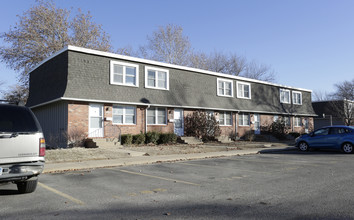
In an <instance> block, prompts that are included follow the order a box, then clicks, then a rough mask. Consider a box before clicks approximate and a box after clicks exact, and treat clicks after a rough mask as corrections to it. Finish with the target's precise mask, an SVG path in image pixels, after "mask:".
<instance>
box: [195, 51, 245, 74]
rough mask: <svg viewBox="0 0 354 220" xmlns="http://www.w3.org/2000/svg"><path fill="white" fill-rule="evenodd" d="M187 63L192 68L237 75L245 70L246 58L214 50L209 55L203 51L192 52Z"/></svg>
mask: <svg viewBox="0 0 354 220" xmlns="http://www.w3.org/2000/svg"><path fill="white" fill-rule="evenodd" d="M189 65H190V66H191V67H194V68H199V69H205V70H209V71H213V72H218V73H226V74H230V75H234V76H238V75H240V73H241V72H243V71H244V70H245V68H246V65H247V61H246V58H244V57H241V56H238V55H236V54H230V55H227V54H225V53H222V52H218V51H214V52H213V53H210V54H209V55H206V54H205V53H192V54H191V55H190V64H189Z"/></svg>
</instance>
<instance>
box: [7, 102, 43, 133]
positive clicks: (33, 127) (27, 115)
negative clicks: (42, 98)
mask: <svg viewBox="0 0 354 220" xmlns="http://www.w3.org/2000/svg"><path fill="white" fill-rule="evenodd" d="M38 130H39V129H38V127H37V124H36V121H35V119H34V118H33V115H32V113H31V112H30V111H29V110H28V109H26V108H24V107H17V106H0V133H1V132H11V133H13V132H36V131H38Z"/></svg>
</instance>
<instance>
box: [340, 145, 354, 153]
mask: <svg viewBox="0 0 354 220" xmlns="http://www.w3.org/2000/svg"><path fill="white" fill-rule="evenodd" d="M342 150H343V152H344V153H347V154H351V153H353V145H352V144H351V143H344V144H343V146H342Z"/></svg>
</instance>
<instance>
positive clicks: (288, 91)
mask: <svg viewBox="0 0 354 220" xmlns="http://www.w3.org/2000/svg"><path fill="white" fill-rule="evenodd" d="M283 92H287V93H288V94H289V95H288V98H289V102H285V101H284V100H282V93H283ZM290 94H291V93H290V90H289V89H280V97H279V98H280V103H285V104H291V97H290ZM284 97H285V96H284Z"/></svg>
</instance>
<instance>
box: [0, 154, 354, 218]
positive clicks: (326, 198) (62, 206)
mask: <svg viewBox="0 0 354 220" xmlns="http://www.w3.org/2000/svg"><path fill="white" fill-rule="evenodd" d="M353 156H354V155H345V154H341V153H339V152H329V151H314V152H305V153H302V152H299V151H287V152H277V153H267V154H257V155H249V156H235V157H225V158H215V159H205V160H196V161H184V162H176V163H161V164H154V165H143V166H127V167H112V168H104V169H95V170H88V171H77V172H66V173H61V174H43V175H42V176H41V177H40V179H39V180H40V184H39V185H38V188H37V190H36V192H34V193H32V194H25V195H20V194H17V191H16V186H15V185H13V184H12V185H3V186H0V197H1V199H0V218H1V219H52V218H58V219H63V218H65V219H97V218H103V219H236V218H237V219H250V218H253V219H254V218H256V219H257V218H261V219H294V218H295V219H354V211H353V209H352V207H353V205H354V199H353V196H352V195H353V193H354V187H352V182H353V180H354V172H353V168H354V160H353Z"/></svg>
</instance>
